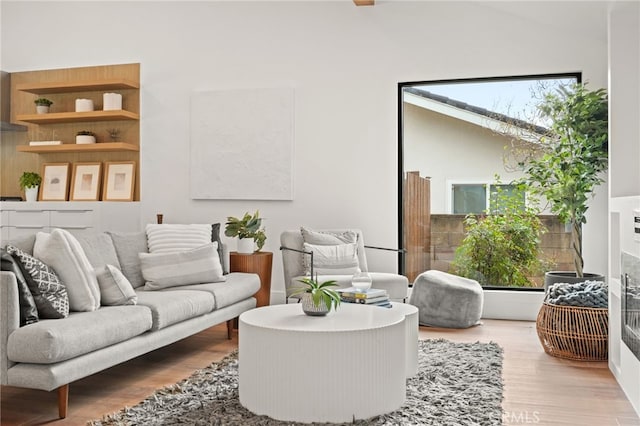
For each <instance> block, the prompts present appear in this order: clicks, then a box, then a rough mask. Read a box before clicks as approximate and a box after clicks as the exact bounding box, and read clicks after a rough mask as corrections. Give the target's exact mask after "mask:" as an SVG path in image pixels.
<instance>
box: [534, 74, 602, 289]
mask: <svg viewBox="0 0 640 426" xmlns="http://www.w3.org/2000/svg"><path fill="white" fill-rule="evenodd" d="M538 109H539V111H540V113H541V115H542V116H543V117H544V118H546V119H548V122H549V123H550V125H549V132H547V133H546V134H545V135H544V136H543V137H541V138H540V143H541V145H542V146H543V150H542V153H541V154H540V155H539V156H537V157H535V158H533V159H530V160H529V161H528V162H527V164H525V177H524V181H525V183H526V185H527V187H528V188H529V191H530V192H532V193H533V194H537V195H541V196H543V197H544V198H545V199H546V200H547V201H548V202H549V203H550V209H551V212H552V213H554V214H556V215H558V218H559V219H560V221H561V222H563V223H565V224H568V225H570V226H571V246H572V249H573V262H574V266H575V276H576V277H577V278H582V277H584V272H583V266H584V259H583V257H582V225H583V224H584V223H586V221H587V220H586V212H587V209H588V208H589V200H590V199H591V198H592V197H593V191H594V190H595V188H596V187H597V186H598V185H600V184H601V183H602V182H603V181H604V177H603V176H604V172H605V171H606V169H607V165H608V100H607V93H606V91H605V89H598V90H593V91H590V90H588V89H587V88H586V86H585V84H582V83H576V84H573V85H571V86H564V87H560V88H558V89H556V90H555V91H553V92H549V93H547V94H545V95H544V97H543V99H542V100H541V102H540V103H539V104H538Z"/></svg>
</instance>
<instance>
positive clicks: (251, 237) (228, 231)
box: [224, 210, 267, 254]
mask: <svg viewBox="0 0 640 426" xmlns="http://www.w3.org/2000/svg"><path fill="white" fill-rule="evenodd" d="M224 235H226V236H227V237H231V238H235V237H238V253H245V254H247V253H253V252H254V244H255V246H257V250H255V251H260V250H262V247H264V243H265V241H266V240H267V234H266V233H265V231H264V229H263V228H262V219H261V218H260V213H259V211H258V210H256V212H255V213H254V214H253V215H251V214H250V213H245V214H244V216H242V218H240V219H239V218H237V217H233V216H229V217H227V222H226V227H225V229H224Z"/></svg>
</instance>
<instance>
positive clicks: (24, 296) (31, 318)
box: [0, 249, 38, 327]
mask: <svg viewBox="0 0 640 426" xmlns="http://www.w3.org/2000/svg"><path fill="white" fill-rule="evenodd" d="M0 255H1V258H0V259H1V261H0V270H2V271H9V272H13V275H15V276H16V283H17V284H18V305H19V306H20V327H22V326H23V325H27V324H32V323H34V322H38V307H37V306H36V301H35V300H34V299H33V295H32V294H31V290H29V284H27V279H26V278H25V277H24V274H23V273H22V269H21V268H20V262H19V261H18V260H16V259H15V258H14V257H13V256H11V254H9V252H8V251H7V250H6V249H2V250H0Z"/></svg>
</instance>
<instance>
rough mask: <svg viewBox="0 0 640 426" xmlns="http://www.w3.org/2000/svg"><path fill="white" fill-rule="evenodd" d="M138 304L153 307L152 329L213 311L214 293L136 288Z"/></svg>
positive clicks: (158, 328)
mask: <svg viewBox="0 0 640 426" xmlns="http://www.w3.org/2000/svg"><path fill="white" fill-rule="evenodd" d="M136 295H137V296H138V305H143V306H147V307H148V308H149V309H151V316H152V319H153V325H152V327H151V329H152V330H160V329H161V328H164V327H167V326H170V325H171V324H176V323H178V322H181V321H184V320H187V319H190V318H193V317H197V316H199V315H204V314H207V313H209V312H211V311H213V309H214V306H215V300H214V299H213V295H212V294H209V293H206V292H204V291H182V290H174V291H172V292H163V291H147V290H142V289H137V290H136Z"/></svg>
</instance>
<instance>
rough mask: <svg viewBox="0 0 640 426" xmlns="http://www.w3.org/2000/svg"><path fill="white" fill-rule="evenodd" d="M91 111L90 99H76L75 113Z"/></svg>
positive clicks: (91, 103)
mask: <svg viewBox="0 0 640 426" xmlns="http://www.w3.org/2000/svg"><path fill="white" fill-rule="evenodd" d="M89 111H93V101H92V100H91V99H76V112H89Z"/></svg>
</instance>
